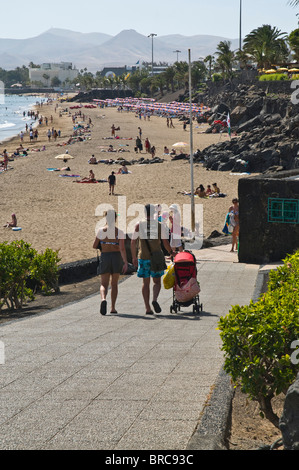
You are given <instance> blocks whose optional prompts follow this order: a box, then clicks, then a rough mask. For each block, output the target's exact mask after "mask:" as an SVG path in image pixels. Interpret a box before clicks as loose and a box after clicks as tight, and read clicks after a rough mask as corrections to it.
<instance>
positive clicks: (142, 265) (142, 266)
mask: <svg viewBox="0 0 299 470" xmlns="http://www.w3.org/2000/svg"><path fill="white" fill-rule="evenodd" d="M137 276H138V277H141V278H143V279H144V278H148V277H162V276H164V271H158V272H153V271H151V261H150V260H149V259H139V260H138V270H137Z"/></svg>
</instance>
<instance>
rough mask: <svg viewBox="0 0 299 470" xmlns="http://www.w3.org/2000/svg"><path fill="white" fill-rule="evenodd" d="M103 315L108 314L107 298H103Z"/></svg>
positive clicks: (101, 310)
mask: <svg viewBox="0 0 299 470" xmlns="http://www.w3.org/2000/svg"><path fill="white" fill-rule="evenodd" d="M100 312H101V315H106V313H107V300H103V301H102V303H101V308H100Z"/></svg>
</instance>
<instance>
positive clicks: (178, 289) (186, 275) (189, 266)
mask: <svg viewBox="0 0 299 470" xmlns="http://www.w3.org/2000/svg"><path fill="white" fill-rule="evenodd" d="M174 274H175V284H174V287H173V303H172V305H171V307H170V313H173V312H175V313H177V312H178V311H179V310H180V309H181V307H189V306H190V305H193V313H198V314H199V313H200V312H201V311H202V308H203V307H202V304H201V303H200V299H199V292H200V286H199V283H198V282H197V268H196V258H195V256H194V254H193V253H192V252H190V251H187V250H186V251H182V252H181V253H178V254H177V255H176V257H175V258H174Z"/></svg>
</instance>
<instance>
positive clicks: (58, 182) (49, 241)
mask: <svg viewBox="0 0 299 470" xmlns="http://www.w3.org/2000/svg"><path fill="white" fill-rule="evenodd" d="M56 104H58V109H57V110H56V113H55V105H56ZM72 104H73V103H69V102H65V101H64V102H62V103H61V102H58V103H57V102H56V101H55V102H53V104H51V105H44V107H43V109H42V111H40V109H39V111H40V112H41V114H42V115H43V116H45V115H47V116H48V117H49V118H50V115H51V114H52V115H53V123H50V122H49V126H48V127H52V126H53V127H54V128H56V129H61V138H60V139H57V142H54V141H52V139H51V142H48V139H47V135H46V133H47V129H48V127H46V126H45V125H43V126H42V127H39V138H38V141H37V142H33V144H30V142H28V140H29V136H28V135H27V136H26V137H25V139H24V143H23V146H24V148H28V149H29V151H28V156H26V157H20V158H19V157H17V158H15V159H14V161H11V162H9V166H10V167H11V171H7V172H4V173H5V174H3V173H2V174H1V175H0V178H1V187H0V195H1V204H0V223H1V224H2V225H3V224H4V223H5V222H6V221H7V220H8V219H9V217H10V214H11V213H13V212H14V213H16V215H17V219H18V225H19V226H20V227H21V228H22V231H21V232H13V231H11V230H9V229H2V230H1V228H0V242H2V241H8V242H11V241H14V240H19V239H23V240H24V241H26V242H28V243H30V244H31V245H32V246H33V247H34V248H35V249H36V250H38V251H44V250H45V249H46V248H51V249H53V250H59V255H60V258H61V261H60V264H65V263H70V262H75V261H78V260H86V259H92V258H94V257H95V255H96V253H95V251H94V250H93V248H92V245H93V241H94V238H95V230H96V225H97V223H98V222H99V217H98V216H97V215H96V210H97V208H98V206H100V205H101V204H105V205H109V207H110V206H111V207H113V208H114V209H117V211H118V213H120V212H119V211H122V210H125V209H122V208H121V207H120V208H118V205H119V197H125V198H126V199H125V200H126V210H127V211H128V208H131V207H132V204H135V203H139V204H141V205H145V204H147V203H152V204H158V203H160V204H167V205H168V207H169V206H170V205H171V204H173V203H176V204H178V205H179V206H180V207H183V205H186V204H187V205H188V204H189V205H190V197H188V196H184V195H182V194H178V193H179V192H182V191H187V190H190V164H189V162H187V161H186V160H185V161H184V160H176V161H173V160H172V159H171V157H170V156H169V155H164V154H163V149H164V146H166V145H167V146H168V148H169V149H171V148H172V145H173V144H174V143H175V142H180V141H185V142H189V138H190V134H189V129H188V127H189V126H188V127H187V129H186V130H184V129H183V125H182V123H181V122H179V121H176V120H175V121H174V125H175V128H174V129H169V128H168V127H167V126H166V119H164V118H161V117H151V118H150V120H149V121H148V120H147V121H143V120H140V119H139V118H138V117H137V116H136V115H135V114H134V113H127V112H122V113H121V112H118V111H117V109H115V108H105V109H101V108H94V109H86V108H85V107H84V106H85V105H88V103H86V104H84V103H82V108H81V109H80V110H81V113H84V114H85V118H86V119H85V124H84V125H86V123H87V122H88V119H89V118H90V119H91V121H92V125H91V129H90V131H89V133H88V132H86V133H85V134H84V135H83V137H84V140H83V141H81V142H73V141H72V144H70V145H67V144H66V142H67V141H68V140H69V137H70V136H71V135H72V134H73V123H72V118H71V116H72V115H74V114H75V113H76V112H78V111H80V110H78V109H73V110H71V109H70V107H72ZM66 108H67V109H68V112H66V111H65V110H66ZM60 112H61V117H60ZM69 113H70V114H69ZM78 122H80V121H79V120H78ZM82 122H83V121H82ZM113 124H114V125H115V126H116V127H120V130H119V131H118V134H119V135H118V137H119V138H118V139H112V136H111V126H112V125H113ZM82 125H83V124H82ZM138 127H141V128H142V140H143V142H144V140H145V138H146V137H148V138H149V139H150V141H151V144H152V145H155V147H156V156H157V157H159V158H160V159H161V161H162V162H161V163H152V164H146V165H144V164H143V165H142V164H134V165H130V166H129V167H128V168H129V170H130V172H131V173H130V174H128V175H117V186H116V195H115V196H109V188H108V183H107V179H108V176H109V174H111V171H115V172H116V173H117V172H118V170H119V168H120V163H117V162H118V160H122V159H125V160H127V161H128V162H129V163H130V161H133V160H135V161H136V160H138V159H139V158H141V157H142V158H144V159H148V158H149V156H148V154H146V152H145V150H143V151H142V152H141V153H140V154H139V153H138V154H136V153H135V151H134V147H135V139H136V136H137V134H138ZM202 129H203V127H201V126H198V128H196V129H194V151H196V149H197V148H199V149H200V150H202V149H203V148H205V147H207V146H209V145H211V144H213V143H217V142H219V140H220V138H222V139H224V138H225V137H223V136H222V137H220V136H219V135H212V134H204V133H202V132H201V130H202ZM85 136H86V138H85ZM19 143H20V141H19V138H18V137H15V138H13V139H11V140H10V142H9V143H7V144H6V146H7V150H8V153H9V154H11V153H13V151H14V150H15V149H16V148H17V147H18V146H19ZM43 145H45V147H46V148H45V151H40V148H41V147H42V146H43ZM109 145H113V149H114V152H113V153H110V152H108V151H107V150H108V147H109ZM35 147H39V149H38V148H35ZM66 150H68V151H69V154H70V155H72V156H73V157H74V159H73V160H69V161H68V163H67V165H68V166H69V167H70V169H71V171H70V172H66V171H62V169H61V168H60V169H58V168H57V171H49V170H51V169H53V168H54V169H55V166H56V165H57V166H59V165H61V164H62V165H61V166H63V165H64V163H63V162H61V163H59V160H56V159H55V156H57V155H58V154H62V153H65V151H66ZM119 151H121V152H119ZM93 154H94V155H95V156H96V158H97V160H98V161H105V160H107V159H110V158H112V159H113V160H114V161H115V162H116V163H114V164H107V163H98V164H97V165H90V164H89V163H88V160H89V159H90V157H91V156H92V155H93ZM90 169H92V170H93V171H94V173H95V177H96V180H99V181H103V183H98V184H74V183H77V182H78V181H79V178H78V176H80V177H81V178H83V177H87V176H88V173H89V171H90ZM239 179H240V176H235V175H230V174H228V173H224V172H214V171H207V170H206V169H204V168H203V166H202V164H195V165H194V180H195V187H197V186H198V185H199V184H200V183H201V184H203V185H204V186H205V187H206V186H207V184H212V183H214V182H217V183H218V185H219V187H220V189H221V191H222V192H224V193H226V194H227V196H226V197H225V198H212V199H199V198H198V199H196V204H197V205H201V206H202V207H203V224H204V230H203V232H204V233H203V235H204V237H205V238H207V236H209V235H210V234H211V233H212V232H213V230H217V231H219V232H220V233H222V228H223V226H224V221H225V217H226V214H227V210H228V207H229V206H230V205H231V199H232V198H233V197H236V195H237V188H238V180H239ZM134 218H136V215H135V217H133V216H129V215H128V212H127V219H126V220H127V223H128V225H129V224H130V223H131V222H132V220H134Z"/></svg>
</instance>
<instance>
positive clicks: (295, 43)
mask: <svg viewBox="0 0 299 470" xmlns="http://www.w3.org/2000/svg"><path fill="white" fill-rule="evenodd" d="M289 44H290V47H291V49H292V51H294V59H295V60H296V61H297V62H298V61H299V28H298V29H295V30H294V31H292V32H291V34H290V35H289Z"/></svg>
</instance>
